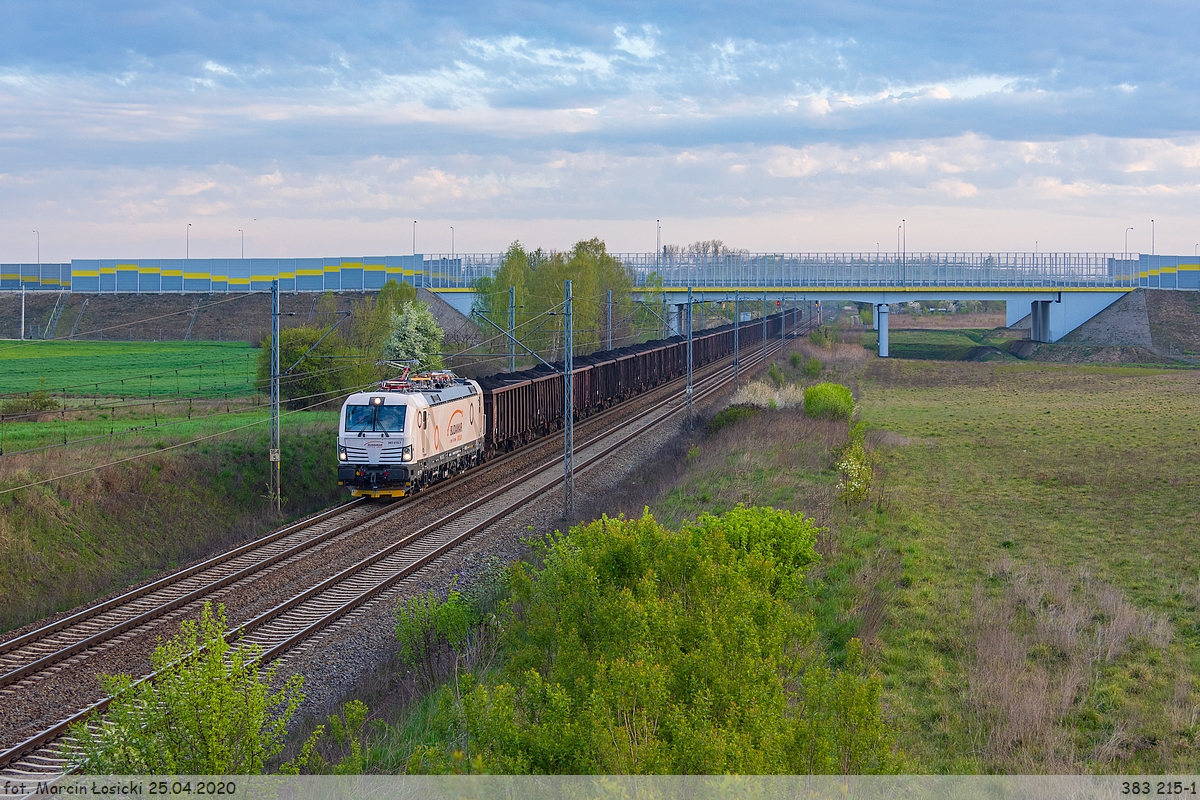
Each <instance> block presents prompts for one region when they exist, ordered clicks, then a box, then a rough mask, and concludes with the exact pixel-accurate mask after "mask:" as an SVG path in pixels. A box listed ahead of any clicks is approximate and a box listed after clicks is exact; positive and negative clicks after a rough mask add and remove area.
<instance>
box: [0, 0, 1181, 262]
mask: <svg viewBox="0 0 1200 800" xmlns="http://www.w3.org/2000/svg"><path fill="white" fill-rule="evenodd" d="M176 11H177V12H178V13H176V12H171V13H166V12H154V11H145V10H144V9H143V10H137V9H133V8H131V7H128V6H126V5H123V4H119V3H116V4H78V5H75V6H69V7H67V10H64V7H61V6H55V5H51V6H47V5H46V4H44V3H34V2H32V0H15V1H14V2H13V3H10V4H9V6H6V32H7V33H9V36H8V37H7V38H6V47H5V49H4V51H3V52H0V116H3V118H4V120H5V124H4V126H3V127H2V128H0V159H2V161H0V164H3V170H4V174H5V176H6V177H5V179H4V181H5V187H6V196H5V197H3V198H0V207H3V208H4V209H6V212H5V213H6V214H9V215H10V216H9V217H8V218H10V219H12V220H14V225H12V226H9V227H12V228H13V229H14V230H15V229H17V228H21V227H26V226H25V225H24V224H23V223H20V222H16V221H17V220H23V219H26V218H27V215H28V214H30V213H33V212H32V211H31V209H43V210H44V213H51V212H52V211H53V212H55V213H60V214H61V218H62V219H73V220H80V223H79V224H81V225H85V224H101V223H103V224H117V225H121V224H125V223H129V224H134V222H136V221H137V220H145V219H152V218H154V219H157V218H168V217H172V215H175V216H181V215H191V214H194V215H207V217H208V218H210V219H212V220H216V219H217V218H225V217H230V218H233V217H236V216H237V215H239V214H240V215H248V216H250V217H251V218H253V217H254V216H255V215H256V214H257V215H276V216H277V217H279V218H287V219H310V220H311V219H319V218H322V217H328V218H331V219H333V218H336V219H341V220H345V219H346V218H349V217H355V218H361V219H363V220H373V219H384V218H387V217H389V216H390V215H397V214H399V215H401V216H408V215H410V214H412V213H418V212H419V213H421V214H445V215H447V216H456V217H458V218H462V219H468V218H470V219H476V220H482V219H499V218H501V217H504V218H506V219H512V218H530V219H531V218H534V217H536V216H538V215H542V216H547V217H554V216H556V215H557V216H559V217H570V218H579V219H632V218H641V217H647V218H650V217H652V218H659V217H660V216H662V215H664V214H676V215H680V216H685V215H687V216H689V217H694V218H697V219H699V218H704V219H708V220H718V219H722V218H734V217H738V215H740V214H750V213H758V214H761V215H764V218H765V217H766V216H769V215H772V214H796V215H799V217H805V218H810V217H811V218H814V219H815V218H816V215H818V213H819V212H818V210H817V209H822V208H823V209H854V208H861V207H862V206H861V205H860V204H862V203H868V202H869V203H870V204H872V207H885V206H890V204H901V205H909V204H913V203H922V204H933V205H934V206H937V207H939V208H946V209H956V210H961V209H964V208H977V209H980V211H981V213H982V212H983V211H988V210H991V211H995V210H997V209H1001V208H1011V209H1015V211H1014V212H1013V213H1027V214H1029V215H1030V217H1029V219H1030V224H1031V225H1036V224H1037V222H1038V218H1037V216H1036V215H1037V213H1038V212H1037V211H1036V209H1045V208H1057V209H1063V208H1076V204H1077V208H1078V213H1079V214H1086V213H1091V212H1090V211H1089V209H1090V210H1093V211H1094V210H1096V209H1101V208H1103V209H1109V208H1113V209H1116V208H1118V207H1119V204H1120V203H1129V204H1134V205H1136V204H1137V203H1149V204H1153V203H1162V204H1164V207H1166V208H1168V210H1169V209H1170V208H1177V209H1179V214H1180V215H1183V216H1187V217H1188V219H1192V220H1196V215H1197V213H1198V212H1196V211H1193V210H1191V207H1189V206H1188V205H1187V203H1188V202H1191V201H1193V200H1194V199H1195V197H1196V193H1197V189H1196V187H1197V186H1198V185H1200V175H1198V174H1197V171H1198V170H1200V143H1198V141H1197V138H1198V132H1200V102H1197V101H1198V100H1200V97H1198V94H1200V82H1198V81H1196V80H1195V76H1196V75H1200V63H1198V62H1200V54H1197V52H1196V50H1195V48H1193V47H1192V46H1191V45H1190V42H1191V41H1193V40H1194V39H1195V38H1196V37H1195V36H1194V35H1192V34H1193V33H1195V31H1194V30H1193V29H1194V27H1195V20H1193V18H1192V17H1193V16H1194V15H1190V16H1189V15H1186V14H1182V15H1181V14H1178V13H1174V14H1173V16H1172V15H1171V14H1168V13H1166V11H1169V9H1166V8H1165V7H1164V6H1163V5H1161V4H1159V3H1157V2H1153V1H1152V2H1149V3H1143V4H1140V5H1138V6H1136V7H1118V6H1116V5H1112V4H1106V3H1101V4H1099V5H1096V4H1093V5H1091V6H1087V7H1083V6H1078V5H1076V4H1072V3H1058V4H1052V5H1041V6H1037V7H1036V8H1035V7H1032V6H1030V7H1020V8H1017V9H1016V10H1013V11H1008V12H1006V13H1004V14H984V13H981V12H979V11H978V10H977V9H975V8H974V7H971V6H969V5H964V4H959V5H958V6H947V5H945V4H942V5H937V4H933V5H930V4H927V3H917V2H911V1H908V2H900V3H882V2H873V1H871V0H868V2H867V3H866V4H865V5H863V4H859V5H853V4H850V5H847V4H807V5H804V6H796V5H795V4H774V5H766V6H756V7H750V8H746V7H743V6H734V5H732V4H729V5H720V4H718V5H717V6H711V5H710V6H694V5H693V6H683V5H675V6H663V5H660V6H638V7H636V8H635V7H632V6H628V5H617V4H612V3H607V2H601V3H595V4H587V5H585V6H578V5H576V6H564V5H561V4H549V3H545V2H541V1H540V0H533V2H530V3H527V4H524V5H522V6H520V7H519V9H517V8H515V7H513V6H511V5H503V4H487V3H482V4H472V5H471V6H470V7H459V6H455V5H452V4H451V5H447V4H441V5H436V4H425V5H409V6H403V7H401V6H393V5H384V6H380V5H379V4H376V3H361V2H357V0H347V2H346V3H344V4H342V5H341V6H339V8H338V10H337V12H336V14H334V13H332V12H330V13H324V12H320V11H314V10H312V9H309V8H307V7H292V6H286V5H284V6H277V7H254V8H248V7H242V6H237V5H222V4H203V3H202V4H198V5H192V6H189V7H187V8H181V9H178V10H176ZM1166 18H1170V19H1171V20H1172V22H1171V24H1169V25H1168V24H1164V23H1163V22H1162V20H1163V19H1166ZM965 200H969V201H970V202H969V203H964V202H963V201H965ZM938 204H941V205H938ZM1172 204H1175V205H1172ZM1130 207H1131V208H1132V207H1133V206H1130ZM68 211H69V213H68ZM39 213H42V212H39ZM1105 213H1108V212H1107V211H1106V212H1105ZM1113 213H1117V212H1113ZM1120 213H1130V212H1125V211H1122V212H1120ZM1155 213H1156V214H1159V215H1160V216H1162V213H1163V212H1159V211H1156V212H1155ZM1189 215H1190V216H1189ZM799 217H798V218H799ZM738 218H740V217H738ZM1156 218H1157V217H1156ZM1196 222H1197V223H1198V224H1200V220H1196ZM40 224H41V223H39V225H40ZM138 224H140V223H138ZM237 227H238V226H236V225H235V226H234V230H236V229H237ZM4 235H7V234H0V248H2V247H3V246H4V245H3V242H4V241H6V240H4V239H3V236H4ZM84 238H85V240H86V237H84ZM504 244H506V242H497V243H496V245H497V246H503V245H504ZM4 257H5V256H4V255H3V253H0V259H3V258H4Z"/></svg>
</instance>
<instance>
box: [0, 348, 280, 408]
mask: <svg viewBox="0 0 1200 800" xmlns="http://www.w3.org/2000/svg"><path fill="white" fill-rule="evenodd" d="M258 352H259V351H258V350H256V349H254V348H252V347H250V345H249V344H247V343H245V342H79V341H71V342H68V341H45V342H43V341H34V342H14V341H11V340H7V341H3V342H0V397H3V396H11V395H13V394H16V393H20V392H33V391H37V390H39V389H43V390H45V391H47V392H49V393H50V394H52V395H64V394H65V395H70V396H75V397H89V398H90V397H96V396H100V397H125V398H129V397H148V396H154V397H159V396H168V395H183V396H219V395H222V394H224V393H226V392H230V393H233V392H237V393H241V394H245V393H246V392H247V391H249V390H250V389H252V388H253V387H252V381H253V379H254V366H255V359H256V358H257V357H258Z"/></svg>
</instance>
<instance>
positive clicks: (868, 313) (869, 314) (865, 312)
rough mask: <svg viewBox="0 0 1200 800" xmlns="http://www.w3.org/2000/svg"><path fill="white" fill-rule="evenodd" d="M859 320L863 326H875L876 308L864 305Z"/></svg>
mask: <svg viewBox="0 0 1200 800" xmlns="http://www.w3.org/2000/svg"><path fill="white" fill-rule="evenodd" d="M858 319H859V321H860V322H862V324H863V325H873V324H875V306H873V305H864V306H863V307H862V308H860V309H859V310H858Z"/></svg>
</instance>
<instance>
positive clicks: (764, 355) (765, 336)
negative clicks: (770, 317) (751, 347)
mask: <svg viewBox="0 0 1200 800" xmlns="http://www.w3.org/2000/svg"><path fill="white" fill-rule="evenodd" d="M766 365H767V290H766V289H764V290H763V366H764V367H765V366H766Z"/></svg>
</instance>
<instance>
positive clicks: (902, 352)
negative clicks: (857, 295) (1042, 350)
mask: <svg viewBox="0 0 1200 800" xmlns="http://www.w3.org/2000/svg"><path fill="white" fill-rule="evenodd" d="M903 324H904V318H903V317H894V318H893V319H892V322H891V324H890V325H889V330H888V351H889V354H890V355H891V357H892V358H909V359H922V360H937V361H964V360H966V359H967V358H968V357H969V356H970V355H971V354H972V352H973V351H974V350H975V348H977V347H995V348H998V349H1000V350H1004V348H1006V347H1007V346H1008V343H1009V341H1011V339H1012V337H1011V336H1008V335H994V334H993V332H992V331H990V330H985V329H958V330H902V329H900V328H899V326H900V325H903ZM863 346H864V347H866V348H868V349H871V350H876V351H877V350H878V349H879V334H878V332H877V331H866V332H864V334H863ZM1002 358H1007V356H1002Z"/></svg>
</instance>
